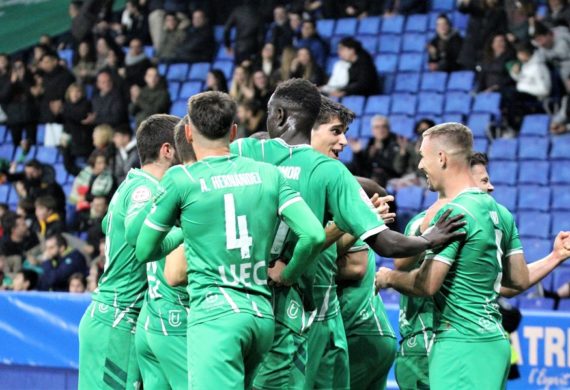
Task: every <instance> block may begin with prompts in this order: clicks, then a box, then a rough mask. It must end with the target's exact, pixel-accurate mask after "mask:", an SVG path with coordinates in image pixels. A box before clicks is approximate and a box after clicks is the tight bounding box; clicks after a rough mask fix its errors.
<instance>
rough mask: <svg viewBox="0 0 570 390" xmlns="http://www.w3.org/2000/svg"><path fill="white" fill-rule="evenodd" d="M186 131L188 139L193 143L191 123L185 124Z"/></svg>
mask: <svg viewBox="0 0 570 390" xmlns="http://www.w3.org/2000/svg"><path fill="white" fill-rule="evenodd" d="M184 133H185V134H186V141H188V143H190V144H191V143H192V127H191V126H190V124H188V123H187V124H185V125H184Z"/></svg>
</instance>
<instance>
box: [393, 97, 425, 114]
mask: <svg viewBox="0 0 570 390" xmlns="http://www.w3.org/2000/svg"><path fill="white" fill-rule="evenodd" d="M417 100H418V98H417V97H416V95H412V94H408V93H398V94H393V95H392V109H391V110H390V112H391V113H392V114H403V115H410V116H413V115H415V114H416V105H417Z"/></svg>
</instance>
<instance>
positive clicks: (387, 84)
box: [381, 73, 396, 95]
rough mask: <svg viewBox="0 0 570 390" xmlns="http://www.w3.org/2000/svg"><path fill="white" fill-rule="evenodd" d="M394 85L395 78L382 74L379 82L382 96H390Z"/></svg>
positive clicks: (392, 75)
mask: <svg viewBox="0 0 570 390" xmlns="http://www.w3.org/2000/svg"><path fill="white" fill-rule="evenodd" d="M395 83H396V76H395V75H394V74H393V73H389V74H383V75H382V81H381V92H382V93H383V94H384V95H391V94H392V92H393V90H394V84H395Z"/></svg>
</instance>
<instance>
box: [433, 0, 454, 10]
mask: <svg viewBox="0 0 570 390" xmlns="http://www.w3.org/2000/svg"><path fill="white" fill-rule="evenodd" d="M431 9H432V11H443V12H447V11H453V10H454V9H455V1H454V0H433V1H432V3H431Z"/></svg>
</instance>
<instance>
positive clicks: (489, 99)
mask: <svg viewBox="0 0 570 390" xmlns="http://www.w3.org/2000/svg"><path fill="white" fill-rule="evenodd" d="M500 105H501V94H500V93H498V92H482V93H478V94H477V96H475V102H474V103H473V108H472V111H473V112H481V113H488V114H492V115H494V116H495V118H500V116H501V108H500Z"/></svg>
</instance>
